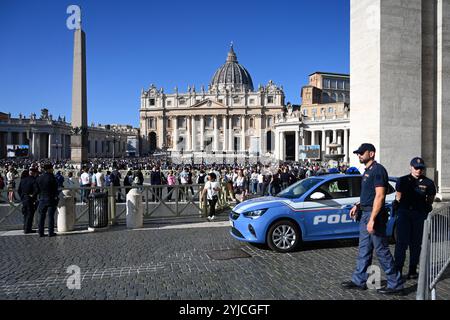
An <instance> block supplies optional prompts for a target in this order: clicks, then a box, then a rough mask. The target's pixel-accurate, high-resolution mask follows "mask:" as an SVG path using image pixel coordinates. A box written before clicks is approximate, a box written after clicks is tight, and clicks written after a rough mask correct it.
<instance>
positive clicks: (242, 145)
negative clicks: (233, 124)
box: [241, 115, 246, 152]
mask: <svg viewBox="0 0 450 320" xmlns="http://www.w3.org/2000/svg"><path fill="white" fill-rule="evenodd" d="M245 120H246V119H245V115H242V117H241V151H242V152H244V151H245V150H246V148H245V131H246V127H245Z"/></svg>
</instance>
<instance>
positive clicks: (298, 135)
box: [295, 130, 300, 161]
mask: <svg viewBox="0 0 450 320" xmlns="http://www.w3.org/2000/svg"><path fill="white" fill-rule="evenodd" d="M299 142H300V131H299V130H296V131H295V161H298V160H299V153H300V152H299V151H300V150H299Z"/></svg>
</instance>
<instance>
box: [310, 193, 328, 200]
mask: <svg viewBox="0 0 450 320" xmlns="http://www.w3.org/2000/svg"><path fill="white" fill-rule="evenodd" d="M309 197H310V198H311V200H323V199H325V195H324V194H323V193H322V192H314V193H313V194H312V195H311V196H309Z"/></svg>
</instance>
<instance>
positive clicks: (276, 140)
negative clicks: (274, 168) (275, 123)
mask: <svg viewBox="0 0 450 320" xmlns="http://www.w3.org/2000/svg"><path fill="white" fill-rule="evenodd" d="M273 132H274V136H275V146H274V150H273V153H274V155H275V158H276V159H278V160H280V151H279V150H280V139H279V136H280V133H279V132H278V131H276V130H274V131H273Z"/></svg>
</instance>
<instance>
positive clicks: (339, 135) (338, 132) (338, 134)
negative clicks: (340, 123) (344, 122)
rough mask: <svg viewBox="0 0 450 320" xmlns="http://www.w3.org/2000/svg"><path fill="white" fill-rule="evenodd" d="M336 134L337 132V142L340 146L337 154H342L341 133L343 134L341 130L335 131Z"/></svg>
mask: <svg viewBox="0 0 450 320" xmlns="http://www.w3.org/2000/svg"><path fill="white" fill-rule="evenodd" d="M336 134H337V143H338V144H339V145H340V147H339V148H338V153H339V154H342V149H343V148H342V134H343V131H341V130H339V131H337V132H336Z"/></svg>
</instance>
